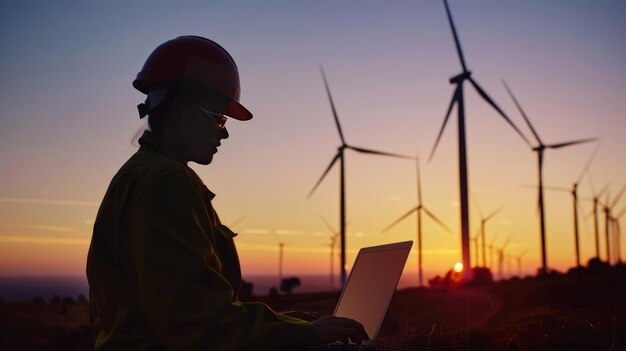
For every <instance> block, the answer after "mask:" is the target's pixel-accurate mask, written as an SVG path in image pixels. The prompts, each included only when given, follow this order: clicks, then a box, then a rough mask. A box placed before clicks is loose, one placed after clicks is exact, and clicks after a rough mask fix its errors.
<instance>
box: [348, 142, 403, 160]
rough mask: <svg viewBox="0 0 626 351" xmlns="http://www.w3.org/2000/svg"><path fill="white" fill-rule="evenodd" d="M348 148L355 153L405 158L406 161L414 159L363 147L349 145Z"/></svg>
mask: <svg viewBox="0 0 626 351" xmlns="http://www.w3.org/2000/svg"><path fill="white" fill-rule="evenodd" d="M346 148H348V149H352V150H354V151H357V152H361V153H364V154H371V155H381V156H391V157H398V158H404V159H409V160H412V159H413V157H411V156H405V155H400V154H393V153H391V152H384V151H376V150H371V149H364V148H362V147H356V146H349V145H348V146H346Z"/></svg>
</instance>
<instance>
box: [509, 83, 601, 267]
mask: <svg viewBox="0 0 626 351" xmlns="http://www.w3.org/2000/svg"><path fill="white" fill-rule="evenodd" d="M502 84H503V85H504V88H505V89H506V91H507V92H508V93H509V95H510V96H511V99H513V102H514V103H515V106H517V109H518V110H519V112H520V113H521V115H522V117H524V121H526V124H527V125H528V128H529V129H530V131H531V132H532V134H533V135H534V136H535V139H537V143H539V145H537V146H534V147H532V151H534V152H536V153H537V161H538V165H539V167H538V172H539V187H538V188H539V189H538V190H539V229H540V234H541V273H542V274H547V273H548V261H547V257H546V222H545V207H544V203H543V153H544V151H545V150H546V149H560V148H563V147H567V146H573V145H577V144H583V143H588V142H591V141H595V140H597V139H596V138H589V139H581V140H575V141H567V142H563V143H558V144H547V145H546V144H544V143H543V141H542V140H541V138H540V137H539V134H537V131H536V130H535V128H534V127H533V125H532V124H531V123H530V119H528V116H526V113H525V112H524V110H523V109H522V106H521V105H520V104H519V102H518V101H517V99H516V98H515V96H514V95H513V92H512V91H511V89H509V86H508V85H507V84H506V82H505V81H504V80H503V81H502Z"/></svg>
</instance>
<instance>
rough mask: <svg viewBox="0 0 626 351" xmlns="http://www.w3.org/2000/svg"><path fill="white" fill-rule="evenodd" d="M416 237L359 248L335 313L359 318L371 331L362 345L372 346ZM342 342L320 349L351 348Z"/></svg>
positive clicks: (340, 315) (365, 346)
mask: <svg viewBox="0 0 626 351" xmlns="http://www.w3.org/2000/svg"><path fill="white" fill-rule="evenodd" d="M412 245H413V241H404V242H399V243H393V244H387V245H380V246H372V247H365V248H362V249H361V250H360V251H359V254H358V256H357V257H356V260H355V262H354V266H353V267H352V270H351V271H350V276H349V277H348V282H347V283H346V287H345V288H344V289H343V291H342V293H341V297H340V298H339V302H338V303H337V307H336V308H335V312H334V313H333V316H336V317H346V318H352V319H354V320H357V321H358V322H360V323H361V324H363V327H364V328H365V331H366V332H367V335H369V337H370V340H368V341H364V342H363V344H362V345H361V349H363V348H366V349H367V348H373V347H374V346H375V343H376V337H378V332H379V331H380V326H381V325H382V323H383V320H384V319H385V314H386V313H387V307H389V303H390V302H391V297H392V296H393V293H394V292H395V291H396V287H397V286H398V281H399V280H400V276H401V275H402V271H403V269H404V265H405V264H406V260H407V258H408V256H409V251H410V250H411V246H412ZM355 347H356V345H346V344H343V343H341V342H337V343H332V344H329V345H325V346H324V347H322V348H317V349H352V348H355Z"/></svg>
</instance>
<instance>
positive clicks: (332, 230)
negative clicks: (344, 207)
mask: <svg viewBox="0 0 626 351" xmlns="http://www.w3.org/2000/svg"><path fill="white" fill-rule="evenodd" d="M320 219H321V220H322V222H324V224H325V225H326V228H328V230H330V232H331V233H333V234H335V235H336V234H337V231H336V230H335V229H334V228H333V226H332V225H330V223H328V221H327V220H326V218H324V216H322V215H320Z"/></svg>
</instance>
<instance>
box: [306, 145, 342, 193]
mask: <svg viewBox="0 0 626 351" xmlns="http://www.w3.org/2000/svg"><path fill="white" fill-rule="evenodd" d="M340 156H341V152H338V153H337V154H336V155H335V157H334V158H333V160H332V161H331V162H330V164H329V165H328V167H327V168H326V170H325V171H324V173H323V174H322V176H321V177H320V179H319V180H318V181H317V183H315V186H313V189H311V191H310V192H309V195H307V197H306V198H307V199H308V198H310V197H311V195H313V193H314V192H315V189H317V187H318V186H319V185H320V183H321V182H322V180H324V177H326V175H327V174H328V172H329V171H330V169H331V168H333V165H334V164H335V162H337V160H338V159H339V157H340Z"/></svg>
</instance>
